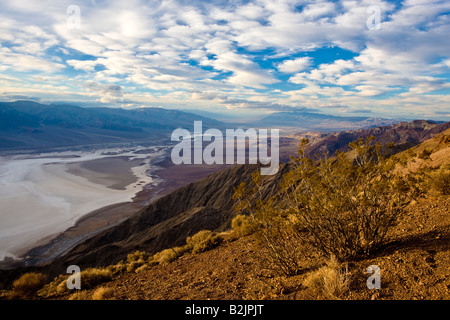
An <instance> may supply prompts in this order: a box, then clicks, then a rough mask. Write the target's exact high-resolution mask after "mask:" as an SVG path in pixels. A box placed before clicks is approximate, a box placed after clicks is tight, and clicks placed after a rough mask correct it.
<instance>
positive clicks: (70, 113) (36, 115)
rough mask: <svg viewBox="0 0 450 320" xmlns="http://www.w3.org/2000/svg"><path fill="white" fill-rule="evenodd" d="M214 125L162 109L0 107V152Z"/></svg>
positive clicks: (216, 123)
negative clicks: (199, 122) (195, 123)
mask: <svg viewBox="0 0 450 320" xmlns="http://www.w3.org/2000/svg"><path fill="white" fill-rule="evenodd" d="M197 120H199V121H203V124H204V125H205V127H208V126H209V127H221V126H222V125H223V124H222V123H221V122H220V121H217V120H213V119H210V118H207V117H203V116H200V115H196V114H191V113H187V112H182V111H177V110H168V109H162V108H150V107H149V108H139V109H130V110H125V109H118V108H105V107H96V108H82V107H78V106H72V105H44V104H40V103H37V102H33V101H16V102H0V150H8V149H9V150H10V149H32V148H42V147H59V146H72V145H88V144H99V143H114V142H127V141H130V142H131V141H136V140H146V139H147V140H148V139H157V138H167V137H168V135H169V134H170V133H171V132H172V131H173V130H174V129H176V128H178V127H185V128H191V127H192V126H193V123H194V121H197Z"/></svg>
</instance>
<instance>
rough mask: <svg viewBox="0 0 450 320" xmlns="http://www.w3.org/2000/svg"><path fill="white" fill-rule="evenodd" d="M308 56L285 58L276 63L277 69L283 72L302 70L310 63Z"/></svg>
mask: <svg viewBox="0 0 450 320" xmlns="http://www.w3.org/2000/svg"><path fill="white" fill-rule="evenodd" d="M311 63H312V62H311V58H310V57H301V58H297V59H293V60H285V61H283V62H282V63H280V64H279V65H278V70H279V71H281V72H284V73H295V72H299V71H302V70H304V69H306V68H307V67H309V66H310V65H311Z"/></svg>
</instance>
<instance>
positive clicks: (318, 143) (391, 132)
mask: <svg viewBox="0 0 450 320" xmlns="http://www.w3.org/2000/svg"><path fill="white" fill-rule="evenodd" d="M448 128H450V122H444V123H438V122H435V121H430V120H414V121H411V122H400V123H396V124H393V125H389V126H380V127H375V128H370V129H358V130H348V131H342V132H335V133H330V134H323V135H322V136H321V137H318V138H315V139H311V141H310V145H309V148H308V150H307V153H308V154H310V155H315V154H323V153H324V152H328V153H330V154H333V153H334V152H335V151H336V150H340V151H348V150H349V143H350V142H352V141H355V140H358V139H360V138H364V137H368V136H374V138H375V139H374V142H377V143H379V144H381V145H387V144H388V143H391V142H392V143H394V145H395V147H394V150H393V151H392V152H393V153H397V152H400V151H403V150H406V149H408V148H411V147H413V146H415V145H417V144H419V143H422V142H424V141H426V140H428V139H431V138H433V137H434V136H435V135H437V134H439V133H441V132H443V131H445V130H447V129H448ZM300 135H301V134H300Z"/></svg>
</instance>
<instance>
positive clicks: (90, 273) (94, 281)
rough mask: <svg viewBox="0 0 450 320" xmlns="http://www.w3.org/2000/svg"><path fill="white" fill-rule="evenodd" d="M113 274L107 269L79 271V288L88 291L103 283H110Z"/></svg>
mask: <svg viewBox="0 0 450 320" xmlns="http://www.w3.org/2000/svg"><path fill="white" fill-rule="evenodd" d="M112 278H113V273H112V271H111V270H109V269H107V268H88V269H86V270H83V271H81V288H82V289H90V288H93V287H95V286H97V285H99V284H101V283H103V282H106V281H110V280H111V279H112Z"/></svg>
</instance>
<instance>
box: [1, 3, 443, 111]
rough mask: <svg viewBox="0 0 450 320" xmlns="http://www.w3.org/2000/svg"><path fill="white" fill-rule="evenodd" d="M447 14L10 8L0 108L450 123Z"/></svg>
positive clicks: (362, 6)
mask: <svg viewBox="0 0 450 320" xmlns="http://www.w3.org/2000/svg"><path fill="white" fill-rule="evenodd" d="M71 5H76V6H78V8H79V12H80V16H79V24H76V23H74V21H75V22H77V21H78V20H76V19H75V18H77V16H76V11H73V10H69V11H68V8H69V7H70V6H71ZM449 13H450V2H448V1H445V0H443V1H428V0H406V1H402V2H398V1H396V2H393V1H378V0H365V1H294V0H289V1H288V0H279V1H273V0H270V1H269V0H256V1H231V0H230V1H212V2H211V1H208V2H206V1H187V0H185V1H182V0H179V1H175V0H167V1H166V0H163V1H144V0H127V1H106V0H105V1H102V0H79V1H72V0H68V1H66V0H62V1H53V0H15V1H2V2H1V3H0V99H1V100H13V99H16V98H17V97H21V98H24V97H28V98H32V99H37V100H41V101H44V102H53V101H66V102H72V103H78V104H81V105H83V104H89V103H91V104H92V102H95V103H96V104H105V105H108V106H118V107H140V106H162V107H171V108H187V109H191V108H197V109H198V108H206V109H213V110H220V109H224V110H225V109H231V110H233V111H234V112H243V111H245V110H255V112H259V113H260V112H269V111H279V110H292V109H296V108H299V109H300V108H308V109H314V110H319V111H322V112H326V113H345V114H362V113H366V114H371V115H373V116H386V117H399V116H400V117H410V118H414V117H415V118H435V119H450V111H449V109H450V108H449V100H450V99H449V97H450V96H449V93H450V84H449V79H450V57H449V53H450V41H449V40H448V37H449V34H450V15H449ZM377 21H379V22H380V24H376V22H377Z"/></svg>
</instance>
